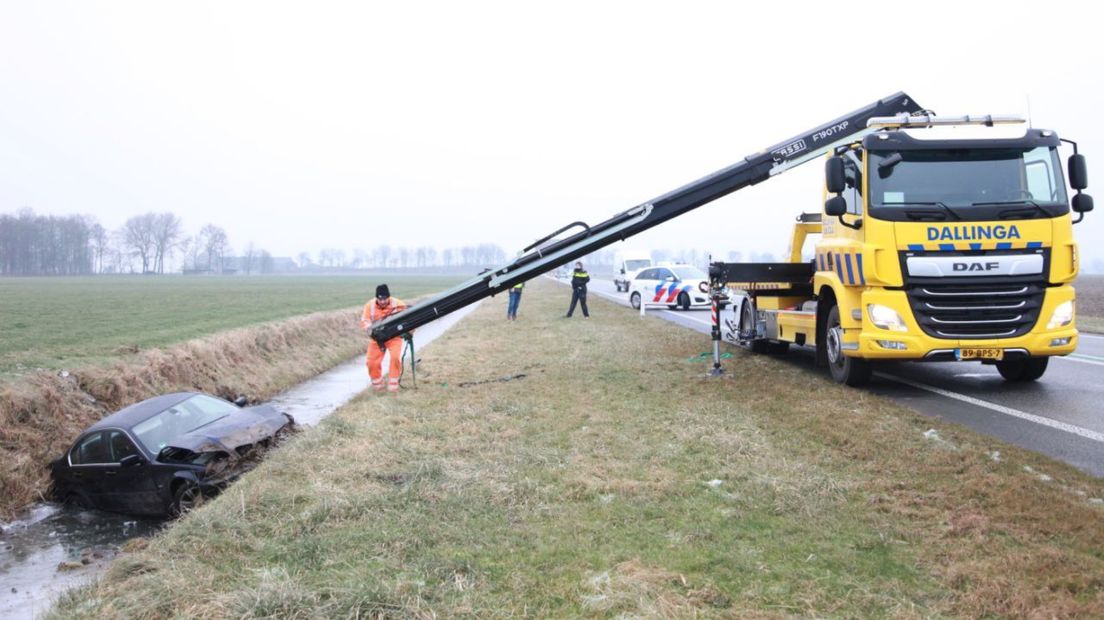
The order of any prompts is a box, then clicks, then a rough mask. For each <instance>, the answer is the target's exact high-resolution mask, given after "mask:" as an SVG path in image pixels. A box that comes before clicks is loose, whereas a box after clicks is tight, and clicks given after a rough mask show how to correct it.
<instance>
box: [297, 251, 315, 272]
mask: <svg viewBox="0 0 1104 620" xmlns="http://www.w3.org/2000/svg"><path fill="white" fill-rule="evenodd" d="M297 258H298V263H299V268H300V269H306V268H307V267H310V266H311V265H313V264H314V261H312V260H311V257H310V252H300V253H299V256H298V257H297Z"/></svg>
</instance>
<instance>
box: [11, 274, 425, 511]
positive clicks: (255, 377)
mask: <svg viewBox="0 0 1104 620" xmlns="http://www.w3.org/2000/svg"><path fill="white" fill-rule="evenodd" d="M120 280H126V284H125V285H124V286H126V287H131V286H134V287H139V289H141V290H143V291H146V293H147V294H149V293H152V292H155V291H161V289H162V285H163V281H166V280H169V278H160V279H158V278H155V279H152V280H149V281H147V280H144V279H140V278H134V279H129V280H128V279H120ZM173 280H174V281H176V282H190V280H188V279H183V278H175V279H173ZM206 280H209V281H210V282H212V283H210V284H205V285H204V286H209V287H215V288H216V289H217V290H218V291H219V293H218V294H212V295H213V297H214V299H215V300H216V301H217V300H219V299H223V300H225V299H227V298H232V299H233V300H236V301H230V302H228V303H229V305H230V307H231V308H233V307H234V306H235V304H238V303H244V302H245V301H247V300H252V301H251V302H250V303H251V304H261V305H263V304H268V303H276V298H277V297H282V298H284V299H285V301H286V302H287V304H288V308H291V309H301V308H308V307H311V306H312V305H319V304H322V303H323V301H322V300H323V298H326V299H330V298H333V299H338V300H342V302H343V303H345V304H346V306H347V305H348V299H347V298H348V297H349V291H344V290H343V289H341V288H340V287H339V288H337V289H333V290H331V291H330V293H329V294H328V295H323V294H322V293H316V292H313V288H312V287H315V286H325V285H326V282H328V281H329V282H330V283H331V284H333V283H334V282H340V283H341V284H342V286H346V285H347V284H348V283H346V282H344V281H343V280H342V279H339V278H314V279H312V278H298V279H292V278H289V279H286V281H285V280H283V279H280V278H267V279H265V280H267V281H268V284H267V285H265V284H264V283H263V282H261V283H257V282H253V281H251V280H246V279H240V280H235V282H237V283H238V284H236V285H235V288H231V287H230V286H229V285H227V284H225V283H226V282H229V279H215V278H208V279H206ZM313 280H316V281H313ZM344 280H348V281H353V279H352V278H345V279H344ZM393 280H394V279H393ZM398 280H399V282H398V286H396V287H395V292H396V295H398V294H399V292H400V291H402V294H403V295H405V296H407V298H408V299H409V298H411V297H413V296H414V295H420V294H424V293H426V292H428V291H431V290H434V288H436V287H439V286H441V285H442V284H443V282H442V281H441V280H440V279H436V278H412V277H406V278H398ZM216 281H217V282H216ZM297 281H301V282H297ZM307 281H311V282H309V283H308V282H307ZM28 282H37V283H38V284H39V285H41V287H40V288H39V290H37V292H35V293H33V294H32V293H29V292H28V293H24V295H25V296H26V297H27V298H28V299H29V298H31V297H34V298H35V299H37V300H38V301H37V302H36V303H41V302H42V301H43V300H46V299H50V298H52V296H55V295H61V293H60V292H59V291H61V290H62V289H63V288H64V286H61V285H58V284H57V283H55V282H54V281H52V280H48V279H37V280H26V281H24V284H26V283H28ZM0 284H4V285H8V284H10V283H9V282H0ZM79 284H80V285H81V286H83V285H85V284H88V285H89V286H96V287H105V288H98V289H96V290H98V291H100V293H101V294H102V295H112V294H115V292H117V291H115V289H114V287H115V286H116V284H115V283H112V282H109V281H108V282H106V284H105V281H103V280H101V279H99V278H84V279H81V280H80V283H79ZM300 284H304V285H309V286H308V288H309V289H310V290H311V291H312V292H310V293H309V294H307V293H306V292H304V291H303V290H300V291H299V292H298V294H296V293H294V292H293V291H294V290H295V288H296V287H297V286H299V285H300ZM189 286H191V285H190V284H185V285H184V290H185V291H190V292H192V293H197V294H198V291H196V290H193V289H190V288H189ZM285 286H286V287H290V288H281V287H285ZM42 287H44V288H42ZM145 287H152V288H145ZM251 287H253V288H251ZM258 287H259V288H258ZM356 288H357V289H358V290H361V291H362V293H363V290H364V289H367V285H366V284H365V283H364V282H363V281H362V280H358V281H356ZM235 291H236V292H235ZM250 291H252V292H253V293H257V295H258V296H255V297H250V296H249V292H250ZM258 291H264V292H263V294H262V293H258ZM281 291H282V292H281ZM161 292H164V291H161ZM208 292H210V291H208ZM70 294H72V292H71V291H70V292H67V293H65V295H70ZM166 294H167V293H166ZM178 294H179V292H174V293H172V294H171V295H170V297H171V296H174V295H178ZM158 295H160V292H159V293H158ZM361 297H366V296H365V295H363V294H362V295H361ZM159 298H160V297H149V296H140V298H135V299H128V298H127V297H126V296H125V295H124V296H122V298H120V300H119V303H120V304H121V306H120V307H124V308H129V309H133V308H134V304H137V303H139V301H136V300H138V299H141V300H143V301H141V302H140V303H141V304H142V306H141V311H140V312H136V314H137V315H141V316H147V315H153V314H157V313H158V312H161V311H162V310H163V312H162V314H163V315H164V316H163V320H164V321H165V322H166V325H165V326H164V328H163V329H161V330H153V331H155V332H157V334H158V336H156V338H154V337H153V336H150V334H149V333H148V332H143V330H147V329H150V324H149V323H148V322H146V321H148V320H149V319H148V318H147V319H142V320H135V321H134V323H133V324H130V323H129V321H130V319H131V317H132V316H133V315H132V314H130V313H129V312H116V313H115V315H114V316H111V317H107V316H106V314H104V313H106V312H107V310H108V306H109V305H110V304H108V302H107V301H106V300H105V299H100V298H98V297H95V296H93V298H91V299H90V300H89V301H88V303H87V304H86V305H87V306H88V307H90V308H94V309H95V311H94V312H93V315H94V316H100V315H101V314H104V316H103V317H101V318H102V320H101V321H100V324H101V325H102V326H103V328H104V332H105V333H104V335H101V336H100V337H99V338H98V339H95V338H93V339H92V341H91V342H84V341H82V338H83V337H84V335H83V334H84V332H85V330H89V329H90V328H88V327H87V326H75V327H73V328H72V329H70V330H69V331H65V328H63V327H61V326H60V324H59V325H55V328H57V329H61V330H62V331H61V333H59V334H54V336H53V337H54V338H55V340H56V341H57V344H56V346H55V345H44V347H46V348H50V347H53V348H52V350H53V351H55V353H54V354H53V355H55V356H62V357H64V358H65V360H66V361H67V362H78V363H79V362H80V361H82V360H83V361H85V362H86V365H83V366H79V367H76V368H73V369H72V370H66V371H62V372H54V371H46V370H37V371H34V372H29V373H26V374H23V375H22V376H19V377H8V380H7V381H5V382H2V383H0V457H2V460H0V520H6V519H9V518H11V517H12V516H13V515H14V514H15V513H16V512H17V511H18V510H19V509H20V508H22V507H24V506H26V505H27V504H29V503H31V502H34V501H37V500H39V499H41V498H42V494H43V493H44V492H45V490H46V488H47V485H48V482H49V473H48V472H47V470H46V468H45V467H46V464H47V463H48V462H49V461H50V460H51V459H53V458H55V457H57V455H59V454H61V453H62V452H63V451H64V450H65V449H66V448H67V447H68V446H69V445H70V443H71V442H72V441H73V439H74V438H76V436H77V434H78V433H80V431H82V430H84V428H85V427H87V426H88V425H90V424H91V423H93V422H94V421H96V420H98V419H100V418H102V417H103V416H104V415H106V414H109V413H112V412H114V411H116V410H118V409H120V408H122V407H124V406H126V405H129V404H131V403H134V402H137V401H140V400H143V399H146V398H149V397H151V396H155V395H157V394H162V393H166V392H172V391H177V390H199V391H203V392H208V393H212V394H217V395H220V396H223V397H228V398H233V397H234V396H236V395H239V394H245V395H247V396H249V397H250V398H253V399H257V400H262V399H266V398H268V397H271V396H273V395H275V394H276V393H278V392H280V391H282V390H284V389H287V388H288V387H291V386H292V385H294V384H296V383H299V382H301V381H304V380H306V379H308V378H310V377H313V376H315V375H317V374H318V373H320V372H323V371H325V370H328V369H329V368H332V367H333V366H335V365H337V364H338V363H341V362H343V361H345V360H347V359H349V358H350V357H352V356H354V355H356V353H357V352H359V351H362V350H363V349H364V345H365V342H366V340H365V337H364V335H363V332H361V331H360V329H359V325H358V321H359V319H360V309H359V308H348V307H346V308H345V309H344V310H337V311H329V312H317V313H311V314H305V315H303V316H298V317H295V318H290V319H284V320H281V321H275V322H269V323H262V324H260V325H253V326H251V327H243V328H238V329H231V330H225V331H221V332H219V333H216V334H213V335H207V336H205V337H202V338H196V339H193V340H189V341H186V342H183V343H179V344H175V345H172V346H168V347H164V348H154V349H149V350H141V351H137V352H134V351H133V350H132V349H130V348H127V349H126V350H125V351H116V352H115V353H114V355H113V356H111V357H103V356H102V355H106V354H107V350H108V349H109V348H110V347H111V346H113V345H114V344H115V343H117V342H119V338H120V337H121V334H127V335H128V337H130V338H131V341H133V342H158V341H159V340H158V339H160V338H171V339H174V340H175V339H176V338H179V337H180V336H182V335H183V334H187V333H205V330H209V329H210V330H213V329H217V327H218V326H219V325H222V324H223V323H221V322H214V323H212V322H208V321H206V320H205V319H204V318H203V317H204V316H205V315H202V313H201V315H200V316H191V315H190V314H189V313H188V312H186V310H187V308H188V306H187V304H185V308H183V309H182V308H179V307H177V308H172V309H169V308H164V309H162V308H161V305H160V302H159V301H157V299H159ZM209 302H211V300H210V299H208V300H207V301H206V302H204V303H209ZM3 303H4V304H6V305H7V306H8V307H14V304H13V302H12V301H11V300H5V301H4V302H3ZM190 303H196V300H191V302H190ZM326 303H329V302H326ZM127 304H130V305H127ZM192 309H194V307H193V308H192ZM287 311H288V309H287V308H281V309H280V310H278V312H279V313H284V312H287ZM57 312H58V313H60V314H64V313H65V312H76V310H75V309H74V308H72V307H68V309H67V310H65V312H62V310H60V309H59V310H58V311H57ZM227 313H230V312H229V310H228V311H227ZM25 315H26V318H27V320H31V318H30V317H31V313H30V309H29V307H28V309H27V311H26V312H25ZM262 315H263V312H261V313H253V314H249V313H245V314H244V316H235V317H234V318H233V319H232V320H233V321H235V322H242V321H248V320H249V319H256V318H257V317H258V316H262ZM8 320H10V317H8ZM56 320H58V318H57V316H54V317H53V318H44V319H43V321H44V323H46V324H53V322H54V321H56ZM220 320H221V321H226V320H229V319H220ZM254 322H256V321H254ZM128 325H129V329H124V328H127V327H128ZM45 329H46V328H44V327H41V326H39V327H36V330H45ZM91 331H95V330H91ZM151 338H153V339H152V340H151ZM65 343H68V344H65ZM6 344H7V343H6ZM89 351H97V352H98V353H97V355H96V357H95V363H92V361H91V360H90V359H89V358H88V357H87V356H86V355H85V353H86V352H89ZM71 368H72V367H71Z"/></svg>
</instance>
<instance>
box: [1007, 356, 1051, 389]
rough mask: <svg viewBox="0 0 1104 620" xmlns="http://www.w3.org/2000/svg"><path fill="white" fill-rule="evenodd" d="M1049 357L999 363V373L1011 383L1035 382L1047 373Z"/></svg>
mask: <svg viewBox="0 0 1104 620" xmlns="http://www.w3.org/2000/svg"><path fill="white" fill-rule="evenodd" d="M1049 362H1050V358H1049V357H1029V358H1027V359H1025V360H1009V361H1006V362H997V372H999V373H1000V374H1001V376H1002V377H1004V380H1005V381H1008V382H1011V383H1027V382H1029V381H1035V380H1037V379H1039V378H1040V377H1042V376H1043V373H1045V372H1046V369H1047V364H1048V363H1049Z"/></svg>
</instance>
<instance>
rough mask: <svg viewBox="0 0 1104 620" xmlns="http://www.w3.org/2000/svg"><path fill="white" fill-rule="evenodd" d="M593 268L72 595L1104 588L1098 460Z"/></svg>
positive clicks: (113, 603) (210, 608) (479, 613)
mask: <svg viewBox="0 0 1104 620" xmlns="http://www.w3.org/2000/svg"><path fill="white" fill-rule="evenodd" d="M568 294H569V291H568V289H567V288H566V287H563V286H559V285H555V284H552V283H548V282H544V281H538V282H535V283H533V285H532V286H531V287H529V288H528V289H527V292H526V293H525V296H524V297H523V299H522V303H521V311H520V313H519V320H518V321H517V322H515V323H507V322H506V321H505V320H504V314H505V303H506V300H505V299H503V298H502V297H499V298H496V299H493V300H489V301H487V302H485V303H484V304H483V306H482V307H481V308H479V309H478V310H476V312H475V313H473V314H472V315H471V316H470V317H468V318H465V319H464V321H462V322H461V323H460V324H458V325H457V326H456V327H455V328H453V329H452V330H450V331H449V332H448V333H446V334H445V335H443V336H442V337H441V338H440V339H439V340H437V341H435V342H434V343H432V344H431V345H429V346H428V347H426V348H425V349H424V350H421V351H420V355H421V356H422V357H421V360H422V361H421V365H420V367H419V372H418V389H417V390H416V391H415V390H406V391H404V392H401V393H400V394H398V395H397V396H394V397H393V396H388V395H378V396H377V395H373V394H367V395H365V396H364V397H362V398H360V399H358V400H356V401H354V402H353V403H352V404H350V405H348V406H346V407H344V408H343V409H341V410H340V411H338V412H337V413H336V414H334V415H333V416H332V417H330V418H328V419H327V420H325V421H324V422H323V423H322V425H321V426H320V427H318V428H313V429H309V430H307V431H305V432H303V433H301V434H300V435H298V436H297V437H295V438H293V439H292V440H291V441H289V442H288V443H287V444H285V445H284V446H283V447H282V448H280V449H279V450H276V451H275V452H274V453H272V454H271V455H270V457H269V458H268V459H267V460H266V462H265V463H263V464H262V465H261V466H260V467H258V468H257V469H256V470H254V471H253V472H251V473H250V474H248V475H246V476H245V477H244V478H243V479H242V480H240V481H239V482H237V483H236V484H235V485H234V486H233V487H231V488H229V489H228V490H227V491H226V492H224V493H223V494H222V495H221V496H220V497H218V498H217V499H215V500H214V501H212V502H209V503H208V505H206V506H203V507H202V508H200V509H199V510H197V511H196V512H194V513H193V514H191V515H189V516H187V517H186V518H184V519H183V520H181V521H180V522H178V523H176V524H174V525H173V526H172V527H170V528H169V529H168V530H167V531H166V532H165V533H164V534H162V535H159V536H158V537H157V538H155V539H154V540H152V541H150V542H149V545H148V547H147V548H146V549H145V550H142V551H138V552H136V553H130V554H124V555H123V556H122V557H121V558H119V559H118V560H116V561H115V563H114V564H113V565H112V567H111V568H110V569H109V570H108V572H107V574H106V576H105V577H104V578H103V579H102V580H101V581H100V582H99V583H97V584H95V585H92V586H88V587H86V588H84V589H82V590H79V591H76V592H74V593H71V594H68V595H66V596H65V597H63V599H62V601H61V603H60V604H59V607H58V608H57V609H55V610H54V611H53V612H52V615H51V616H50V617H52V618H72V617H85V618H127V619H147V618H148V619H155V618H156V619H160V618H166V619H167V618H181V617H220V618H221V617H226V618H390V617H405V618H439V617H445V618H453V617H475V618H519V617H537V618H574V617H608V618H625V617H631V618H637V617H658V618H691V617H697V618H713V617H717V618H731V617H740V618H744V617H750V618H782V617H833V618H834V617H841V618H867V617H870V618H884V617H894V618H925V617H967V618H976V617H1038V618H1051V617H1059V618H1066V617H1101V616H1102V615H1104V557H1102V555H1101V549H1102V548H1104V509H1102V508H1101V500H1100V499H1099V498H1101V497H1104V484H1102V482H1101V481H1099V480H1095V479H1092V478H1090V477H1089V476H1087V475H1084V474H1081V473H1079V472H1077V471H1076V470H1074V469H1072V468H1071V467H1068V466H1065V465H1063V464H1060V463H1056V462H1053V461H1050V460H1049V459H1046V458H1045V457H1042V456H1039V455H1036V454H1032V453H1029V452H1027V451H1024V450H1020V449H1017V448H1015V447H1013V446H1009V445H1007V444H1003V443H1002V442H1000V441H999V440H996V439H992V438H989V437H984V436H980V435H977V434H975V433H973V432H970V431H968V430H965V429H962V428H959V427H955V426H954V425H951V424H948V423H945V422H942V421H939V420H933V419H930V418H925V417H921V416H919V415H917V414H915V413H913V412H911V411H909V410H906V409H903V408H902V407H900V406H897V405H895V404H893V403H892V402H889V401H887V400H884V399H882V398H879V397H877V396H875V395H873V394H871V393H869V392H864V391H861V390H853V389H849V388H845V387H842V386H839V385H836V384H834V383H833V382H832V381H831V380H830V379H829V378H827V376H826V374H825V373H814V372H805V371H796V370H795V369H794V367H793V366H792V365H790V364H786V363H784V362H781V361H779V360H777V359H773V358H771V357H768V356H757V355H751V354H748V353H745V352H743V351H740V350H732V351H731V352H732V353H733V357H732V358H731V359H728V360H726V362H725V363H726V366H727V373H726V374H725V375H724V376H723V377H722V378H720V379H709V378H707V377H706V376H705V371H706V369H707V367H708V360H705V359H703V358H701V357H699V356H698V354H699V353H700V352H701V351H703V350H705V349H706V348H707V347H708V340H707V338H706V337H704V336H701V335H698V334H693V333H690V332H688V331H686V330H684V329H681V328H679V327H676V326H673V325H671V324H670V323H667V322H665V321H663V320H661V319H659V318H655V317H649V318H646V319H640V318H637V316H636V314H635V313H633V312H632V311H630V310H628V309H626V308H620V307H615V306H613V305H612V304H611V303H609V302H606V301H604V300H602V299H599V298H595V299H593V301H592V304H591V313H592V317H591V318H590V319H589V320H583V319H582V318H581V317H578V318H576V319H573V320H566V319H563V318H561V316H562V313H563V308H564V304H565V303H566V301H567V297H568ZM932 428H935V429H936V431H937V432H938V436H937V437H933V435H932V433H930V432H929V429H932ZM996 452H999V458H996V457H995V456H994V453H996ZM1044 473H1045V474H1046V475H1045V477H1044V476H1043V475H1042V474H1044ZM135 546H136V547H141V546H142V545H141V544H138V545H135Z"/></svg>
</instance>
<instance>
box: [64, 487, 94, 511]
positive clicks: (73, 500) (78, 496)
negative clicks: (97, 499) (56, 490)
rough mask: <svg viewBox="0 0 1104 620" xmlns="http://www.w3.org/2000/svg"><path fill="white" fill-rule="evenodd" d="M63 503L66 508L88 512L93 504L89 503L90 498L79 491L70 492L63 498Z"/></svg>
mask: <svg viewBox="0 0 1104 620" xmlns="http://www.w3.org/2000/svg"><path fill="white" fill-rule="evenodd" d="M61 503H62V504H65V505H66V506H72V507H73V508H80V509H82V510H87V509H89V508H91V507H92V502H90V501H88V498H87V497H85V496H84V494H83V493H78V492H77V491H69V492H68V493H66V494H65V496H64V497H62V498H61Z"/></svg>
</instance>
